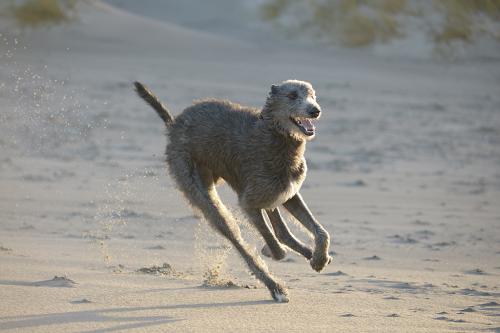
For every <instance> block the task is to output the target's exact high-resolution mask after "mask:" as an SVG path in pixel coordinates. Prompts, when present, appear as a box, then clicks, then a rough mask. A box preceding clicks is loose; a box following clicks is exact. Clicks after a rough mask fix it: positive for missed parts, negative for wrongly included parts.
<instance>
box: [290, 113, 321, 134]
mask: <svg viewBox="0 0 500 333" xmlns="http://www.w3.org/2000/svg"><path fill="white" fill-rule="evenodd" d="M291 119H292V121H293V123H294V124H295V125H297V127H298V128H300V130H301V131H302V133H304V134H305V135H307V136H312V135H314V133H315V131H316V127H314V124H313V123H312V121H311V118H299V117H297V118H291Z"/></svg>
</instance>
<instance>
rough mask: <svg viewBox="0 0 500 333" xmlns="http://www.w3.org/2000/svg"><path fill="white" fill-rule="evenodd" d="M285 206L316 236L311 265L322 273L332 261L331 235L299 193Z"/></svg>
mask: <svg viewBox="0 0 500 333" xmlns="http://www.w3.org/2000/svg"><path fill="white" fill-rule="evenodd" d="M283 206H284V207H285V208H286V209H287V210H288V211H289V212H290V213H291V214H292V215H293V216H294V217H295V218H296V219H297V220H298V221H299V222H300V223H302V225H304V227H306V229H307V230H309V232H311V233H312V234H313V235H314V243H315V248H314V253H313V256H312V259H311V260H310V264H311V267H312V268H313V269H314V270H315V271H317V272H319V271H321V270H322V269H323V268H324V267H325V266H326V265H328V264H329V263H330V261H331V257H330V256H329V255H328V249H329V247H330V235H329V234H328V232H327V231H326V230H325V228H324V227H323V226H322V225H321V224H319V223H318V221H316V219H315V218H314V216H313V215H312V213H311V211H310V210H309V208H307V205H306V204H305V202H304V200H303V199H302V196H301V195H300V194H299V193H297V194H295V195H294V196H293V197H292V198H291V199H290V200H288V201H287V202H285V203H284V204H283Z"/></svg>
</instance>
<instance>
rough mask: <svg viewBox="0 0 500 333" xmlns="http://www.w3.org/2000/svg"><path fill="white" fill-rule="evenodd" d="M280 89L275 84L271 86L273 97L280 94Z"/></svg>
mask: <svg viewBox="0 0 500 333" xmlns="http://www.w3.org/2000/svg"><path fill="white" fill-rule="evenodd" d="M279 89H280V87H279V86H278V85H276V84H273V85H272V86H271V95H276V94H278V91H279Z"/></svg>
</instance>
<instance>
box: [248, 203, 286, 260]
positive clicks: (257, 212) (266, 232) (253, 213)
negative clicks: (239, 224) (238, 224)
mask: <svg viewBox="0 0 500 333" xmlns="http://www.w3.org/2000/svg"><path fill="white" fill-rule="evenodd" d="M245 212H246V213H247V215H248V217H249V219H250V221H251V222H252V224H253V225H254V227H255V228H256V229H257V231H258V232H259V233H260V234H261V235H262V237H263V238H264V241H265V242H266V245H267V248H268V249H269V252H270V253H269V254H270V256H271V257H272V258H273V259H274V260H281V259H283V258H285V256H286V250H285V249H284V248H283V246H281V244H280V242H279V241H278V239H277V238H276V236H275V235H274V233H273V232H272V230H271V229H270V228H269V226H268V225H267V223H266V220H265V219H264V214H265V211H264V210H262V209H252V208H245ZM263 254H264V255H267V253H263Z"/></svg>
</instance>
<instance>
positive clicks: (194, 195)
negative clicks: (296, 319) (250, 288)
mask: <svg viewBox="0 0 500 333" xmlns="http://www.w3.org/2000/svg"><path fill="white" fill-rule="evenodd" d="M182 155H184V154H182V153H181V152H177V153H175V154H169V156H168V157H167V161H168V163H169V166H170V173H171V174H172V176H173V178H174V179H175V180H176V182H177V185H178V186H179V188H180V189H181V191H182V192H183V193H184V195H185V196H186V198H187V199H188V200H189V202H190V203H191V204H192V205H193V206H194V207H195V208H196V209H198V210H200V211H201V213H202V214H203V216H204V217H205V219H206V220H207V221H208V222H209V223H210V224H211V225H212V227H214V228H215V229H216V230H217V231H218V232H219V233H220V234H222V235H223V236H224V237H226V238H227V239H228V240H229V241H230V242H231V243H232V244H233V246H234V247H235V248H236V249H237V250H238V252H239V253H240V255H241V256H242V257H243V259H244V260H245V262H246V263H247V265H248V267H249V268H250V270H251V271H252V273H253V274H254V275H255V277H256V278H257V279H259V280H260V281H262V282H263V283H264V284H265V286H266V287H267V288H268V289H269V291H270V292H271V296H272V297H273V298H274V300H276V301H277V302H288V291H287V289H286V288H285V287H284V286H283V284H282V283H280V282H278V281H276V279H275V278H274V277H273V276H272V275H271V274H270V273H269V271H268V270H267V267H266V266H265V263H264V261H263V260H262V259H261V258H260V257H259V256H257V255H253V254H252V252H251V251H250V250H249V248H248V245H247V244H246V242H245V241H244V240H243V238H242V237H241V232H240V228H239V226H238V224H237V223H236V221H235V220H234V218H233V216H232V215H231V213H230V212H229V210H228V209H227V208H226V207H225V206H224V204H223V203H222V202H221V200H220V198H219V196H218V194H217V191H216V190H215V186H214V185H213V180H210V177H207V173H206V172H205V171H202V172H201V174H200V171H199V170H198V169H197V168H196V167H195V166H194V164H193V163H192V161H191V159H190V157H189V156H182ZM202 175H203V177H202Z"/></svg>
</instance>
